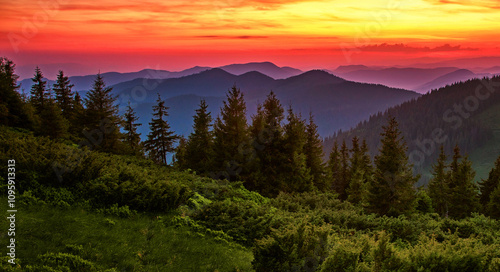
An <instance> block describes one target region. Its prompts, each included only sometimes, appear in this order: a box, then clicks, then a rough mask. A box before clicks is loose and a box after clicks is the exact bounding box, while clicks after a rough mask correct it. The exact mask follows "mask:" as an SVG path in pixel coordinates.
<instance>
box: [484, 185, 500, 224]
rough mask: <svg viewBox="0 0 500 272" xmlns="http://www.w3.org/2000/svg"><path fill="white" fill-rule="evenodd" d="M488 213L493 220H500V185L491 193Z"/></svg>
mask: <svg viewBox="0 0 500 272" xmlns="http://www.w3.org/2000/svg"><path fill="white" fill-rule="evenodd" d="M486 211H487V215H489V216H491V217H492V218H495V219H500V185H498V186H497V187H496V188H495V189H494V190H493V191H492V192H491V194H490V200H489V202H488V204H487V206H486Z"/></svg>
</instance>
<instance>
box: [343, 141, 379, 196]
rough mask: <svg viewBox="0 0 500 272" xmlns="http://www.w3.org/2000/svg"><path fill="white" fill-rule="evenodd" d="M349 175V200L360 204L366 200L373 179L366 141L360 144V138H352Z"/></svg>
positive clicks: (347, 190) (347, 191)
mask: <svg viewBox="0 0 500 272" xmlns="http://www.w3.org/2000/svg"><path fill="white" fill-rule="evenodd" d="M350 152H351V154H352V155H351V159H350V168H349V174H350V175H349V176H350V181H349V183H348V187H347V189H346V194H347V200H348V201H349V202H351V203H355V204H359V203H363V202H364V201H365V200H366V196H367V188H366V187H367V184H368V183H369V182H370V181H371V176H372V172H373V170H372V166H371V160H370V156H369V154H368V147H367V145H366V141H363V144H362V145H361V146H360V145H359V139H358V138H357V137H354V138H353V139H352V149H351V150H350Z"/></svg>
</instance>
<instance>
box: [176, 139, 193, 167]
mask: <svg viewBox="0 0 500 272" xmlns="http://www.w3.org/2000/svg"><path fill="white" fill-rule="evenodd" d="M187 143H188V140H187V139H186V138H185V137H184V136H180V137H179V144H178V145H177V147H176V148H175V155H174V159H173V162H174V163H173V164H174V167H176V168H177V169H181V170H186V169H189V164H188V162H187V160H188V156H187V148H186V147H187Z"/></svg>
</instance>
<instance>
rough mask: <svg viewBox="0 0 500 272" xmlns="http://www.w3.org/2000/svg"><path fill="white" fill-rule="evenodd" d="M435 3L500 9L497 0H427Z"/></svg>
mask: <svg viewBox="0 0 500 272" xmlns="http://www.w3.org/2000/svg"><path fill="white" fill-rule="evenodd" d="M426 1H427V2H429V3H431V4H434V5H461V6H469V7H479V8H487V9H500V5H499V3H498V1H497V0H426Z"/></svg>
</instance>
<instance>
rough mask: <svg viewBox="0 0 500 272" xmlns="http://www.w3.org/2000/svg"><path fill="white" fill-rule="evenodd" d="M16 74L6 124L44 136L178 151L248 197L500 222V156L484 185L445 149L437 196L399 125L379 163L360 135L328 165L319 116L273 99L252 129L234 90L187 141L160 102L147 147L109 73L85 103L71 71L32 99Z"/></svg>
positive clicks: (0, 74) (4, 79)
mask: <svg viewBox="0 0 500 272" xmlns="http://www.w3.org/2000/svg"><path fill="white" fill-rule="evenodd" d="M14 67H15V65H14V64H13V63H12V62H11V61H10V60H7V59H5V58H1V59H0V80H1V82H0V84H1V85H0V86H1V90H0V92H1V93H0V94H1V96H0V120H1V121H2V124H5V125H9V126H13V127H19V128H25V129H29V130H32V131H34V133H35V134H37V135H40V136H47V137H50V138H53V139H63V140H65V141H69V142H78V141H79V140H81V139H82V138H85V137H86V138H87V139H91V140H92V141H93V142H95V143H98V144H95V145H94V146H93V147H94V148H95V149H96V150H98V151H103V152H111V153H118V154H128V155H135V156H147V157H149V158H150V159H152V160H153V161H155V162H156V163H158V164H163V165H166V164H168V163H167V162H168V158H167V155H168V154H169V153H175V155H174V161H173V165H174V167H176V168H178V169H190V170H192V171H195V172H196V173H197V174H199V175H203V176H210V177H212V178H216V179H227V180H233V181H243V182H244V185H245V186H246V187H247V188H248V189H251V190H255V191H258V192H259V193H261V194H263V195H265V196H270V197H274V196H277V195H278V194H279V193H280V192H289V193H293V192H307V191H325V192H326V191H333V192H336V193H337V194H338V197H339V198H340V199H341V200H343V201H348V202H351V203H353V204H355V205H360V206H362V207H364V208H365V209H366V210H367V211H369V212H373V213H377V214H380V215H390V216H398V215H401V214H411V213H414V212H417V211H420V212H430V211H435V212H437V213H439V214H440V215H441V216H445V217H446V216H450V217H456V218H462V217H465V216H469V215H470V214H471V213H472V212H479V211H481V212H484V213H486V214H489V215H491V216H495V217H500V214H499V213H498V210H499V209H498V208H499V206H500V185H499V184H500V158H499V159H498V160H497V162H496V165H495V168H494V169H492V171H491V173H490V176H489V178H488V179H487V180H484V181H482V182H481V183H480V184H479V187H478V186H477V185H476V184H475V183H474V175H475V173H474V171H473V169H472V165H471V162H470V161H469V160H468V159H467V156H463V157H462V155H461V154H460V149H459V148H458V146H457V147H456V148H455V151H454V155H453V159H452V161H451V163H449V164H448V163H447V157H446V155H445V154H444V148H443V147H442V148H441V155H440V156H439V158H438V160H437V162H436V165H435V166H434V171H433V179H432V180H431V181H430V183H429V186H428V188H426V189H417V188H416V185H415V184H416V182H417V180H418V176H415V175H414V173H413V171H412V168H413V167H412V165H411V164H410V162H409V158H408V155H407V151H408V146H407V144H406V142H405V141H404V138H403V136H402V132H401V130H400V129H399V124H398V122H397V121H396V118H395V117H389V118H388V122H387V124H386V125H385V126H383V127H382V130H383V132H382V133H381V141H380V144H379V146H380V147H379V148H378V153H377V154H376V155H375V156H374V160H373V162H372V160H371V158H372V157H371V156H370V150H369V145H368V144H367V142H366V141H365V140H361V139H360V138H358V137H353V138H352V141H351V143H350V146H348V145H347V144H346V142H345V140H344V141H343V142H342V143H341V145H340V146H339V145H338V144H337V143H336V142H335V143H334V145H333V147H332V151H331V153H330V155H329V158H328V160H327V161H326V162H324V160H323V158H324V154H323V143H322V140H321V138H320V137H319V134H318V132H317V126H316V124H315V123H314V116H313V115H312V113H310V114H309V118H303V117H302V116H301V114H300V113H296V112H294V111H293V109H292V107H291V106H290V107H288V108H287V109H286V110H285V108H284V107H283V106H282V105H281V102H280V101H279V99H278V98H277V97H276V94H275V93H273V92H272V91H271V92H270V93H269V95H268V96H267V98H266V100H265V101H264V102H263V103H262V104H260V105H259V106H258V109H257V113H256V114H255V115H253V116H252V117H251V122H250V123H249V122H248V121H247V117H246V116H247V112H246V110H247V109H246V103H245V100H244V95H243V93H242V92H241V90H240V89H238V88H237V87H236V86H233V87H232V88H231V89H230V90H229V91H228V93H227V96H226V99H225V101H224V102H223V103H224V104H223V106H222V108H221V110H220V113H219V114H218V115H217V116H216V117H215V118H213V117H212V115H211V113H210V112H208V105H207V104H206V102H205V101H204V100H201V101H200V104H199V108H198V109H197V110H196V113H195V115H194V116H193V119H194V124H193V132H192V133H191V134H190V135H189V136H188V137H187V138H184V137H181V136H179V135H176V134H175V132H173V131H172V130H171V128H170V125H169V123H168V122H167V117H168V107H167V106H166V105H165V101H164V100H162V99H161V97H160V95H159V94H158V99H157V101H156V104H155V105H154V106H153V109H152V110H153V118H152V120H151V122H150V123H149V127H150V132H149V134H148V135H147V140H146V141H144V142H141V138H140V134H139V133H138V132H137V128H138V127H139V126H141V124H140V123H138V117H137V115H136V113H135V111H134V109H133V108H132V107H131V106H130V103H129V105H128V106H127V109H126V111H125V114H124V115H123V116H120V115H119V114H118V106H117V105H116V103H115V102H116V99H117V97H116V96H114V95H113V94H112V93H111V92H112V88H110V87H107V86H106V84H105V82H104V79H103V78H102V76H101V75H100V74H98V75H97V76H96V79H95V80H94V83H93V85H92V87H91V89H90V90H89V92H88V93H87V95H86V97H85V98H83V99H82V98H81V97H80V96H79V94H78V93H77V92H74V91H73V90H72V87H73V85H72V84H71V82H70V81H69V79H68V77H67V76H65V75H64V72H63V71H59V74H58V76H57V80H56V83H55V84H54V86H52V88H48V87H47V85H46V82H45V81H44V80H43V74H42V72H41V71H40V69H39V68H37V69H36V70H35V74H34V77H33V79H32V80H33V82H34V85H33V86H32V88H31V92H30V96H29V97H28V96H26V95H21V94H19V92H18V91H17V89H18V88H19V86H18V85H17V79H18V77H17V75H15V73H14ZM285 112H286V114H285ZM177 141H178V143H179V144H178V145H177V147H176V142H177Z"/></svg>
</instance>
